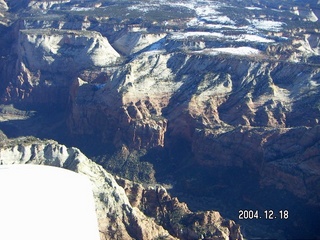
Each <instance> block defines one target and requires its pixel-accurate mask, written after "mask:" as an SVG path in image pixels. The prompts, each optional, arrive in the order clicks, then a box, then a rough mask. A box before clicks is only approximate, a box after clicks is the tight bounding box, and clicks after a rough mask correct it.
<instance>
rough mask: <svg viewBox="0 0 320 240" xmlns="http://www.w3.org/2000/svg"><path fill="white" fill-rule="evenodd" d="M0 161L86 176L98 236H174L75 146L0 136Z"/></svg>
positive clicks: (169, 237)
mask: <svg viewBox="0 0 320 240" xmlns="http://www.w3.org/2000/svg"><path fill="white" fill-rule="evenodd" d="M0 156H1V163H2V164H39V165H49V166H56V167H62V168H66V169H69V170H72V171H75V172H77V173H80V174H82V175H85V176H87V177H88V178H89V179H90V181H91V182H92V186H93V193H94V198H95V204H96V213H97V217H98V223H99V231H100V235H101V239H156V238H157V237H161V236H166V237H167V239H175V238H174V237H172V236H170V234H169V233H168V232H167V231H166V230H164V229H163V228H162V227H161V226H159V225H158V224H156V223H155V222H154V221H153V220H152V219H151V218H147V217H146V216H145V215H144V214H143V213H142V212H141V211H140V210H139V209H137V208H135V207H132V206H131V204H130V202H129V200H128V198H127V196H126V194H125V191H124V189H123V188H122V187H120V186H119V185H118V184H117V183H116V181H115V179H114V178H113V176H112V175H111V174H109V173H108V172H106V171H105V170H104V169H103V168H102V167H100V166H99V165H97V164H95V163H94V162H92V161H91V160H90V159H88V158H87V157H86V156H85V155H83V154H82V153H81V152H80V151H79V150H78V149H76V148H67V147H65V146H63V145H60V144H58V143H57V142H54V141H51V140H48V141H40V140H38V139H35V138H27V137H26V138H21V139H10V140H3V141H2V142H1V149H0Z"/></svg>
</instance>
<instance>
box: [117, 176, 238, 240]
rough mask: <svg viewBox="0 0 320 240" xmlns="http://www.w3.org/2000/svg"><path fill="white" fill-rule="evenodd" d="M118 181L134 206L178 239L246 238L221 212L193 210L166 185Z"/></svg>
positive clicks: (236, 239) (234, 239)
mask: <svg viewBox="0 0 320 240" xmlns="http://www.w3.org/2000/svg"><path fill="white" fill-rule="evenodd" d="M116 180H117V182H118V183H119V185H120V186H122V187H123V188H124V190H125V192H126V194H127V196H128V198H129V200H130V203H131V204H132V206H136V207H139V208H140V209H141V211H143V212H144V213H145V214H146V215H147V216H149V217H152V218H154V219H155V220H156V222H159V223H161V225H163V226H165V228H166V229H168V231H169V232H170V233H171V234H173V235H174V236H177V237H178V238H179V239H186V240H187V239H212V238H213V239H221V240H222V239H226V240H227V239H232V240H241V239H243V237H242V234H241V232H240V226H239V225H237V224H235V222H234V221H232V220H226V219H223V218H222V217H221V215H220V213H219V212H216V211H206V212H196V213H194V212H191V211H190V210H189V208H188V206H187V205H186V204H185V203H181V202H179V200H178V199H177V198H175V197H171V196H170V195H169V194H168V192H167V191H166V189H165V188H164V187H161V186H152V187H151V186H149V187H146V188H144V187H143V186H142V185H140V184H137V183H132V182H130V181H128V180H125V179H121V178H117V179H116Z"/></svg>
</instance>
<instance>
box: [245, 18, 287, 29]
mask: <svg viewBox="0 0 320 240" xmlns="http://www.w3.org/2000/svg"><path fill="white" fill-rule="evenodd" d="M247 21H249V22H250V23H251V24H252V25H253V27H254V28H256V29H259V30H267V31H274V32H280V31H281V30H282V28H283V25H285V23H283V22H277V21H270V20H258V19H253V20H250V19H247Z"/></svg>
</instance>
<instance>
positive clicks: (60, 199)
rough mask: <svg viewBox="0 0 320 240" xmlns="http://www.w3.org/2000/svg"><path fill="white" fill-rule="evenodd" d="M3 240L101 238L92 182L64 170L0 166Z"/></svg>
mask: <svg viewBox="0 0 320 240" xmlns="http://www.w3.org/2000/svg"><path fill="white" fill-rule="evenodd" d="M0 196H1V197H0V213H1V214H0V228H1V230H0V239H4V240H21V239H26V240H44V239H45V240H89V239H90V240H99V231H98V224H97V218H96V213H95V206H94V199H93V193H92V189H91V182H90V181H89V180H88V179H87V178H86V177H85V176H82V175H80V174H77V173H74V172H72V171H68V170H65V169H61V168H57V167H49V166H38V165H3V166H0Z"/></svg>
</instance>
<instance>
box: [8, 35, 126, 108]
mask: <svg viewBox="0 0 320 240" xmlns="http://www.w3.org/2000/svg"><path fill="white" fill-rule="evenodd" d="M18 43H19V44H18V46H17V49H16V52H17V54H18V59H17V63H16V69H15V72H16V76H15V77H14V80H12V81H11V82H9V83H8V86H7V88H6V91H5V94H4V96H3V98H4V99H5V100H6V101H13V100H18V99H20V100H23V101H25V102H31V103H37V104H41V103H42V104H43V103H53V102H55V103H60V104H64V105H65V104H66V101H67V98H68V89H69V88H70V85H71V82H72V80H73V79H74V78H75V77H76V76H77V75H78V74H79V72H80V71H82V70H83V69H88V68H102V67H106V66H109V65H112V64H115V63H116V62H117V60H118V59H119V57H120V55H119V54H118V53H117V52H116V51H115V50H114V49H113V48H112V47H111V45H110V44H109V42H108V40H107V39H106V38H105V37H103V36H102V35H101V34H100V33H97V32H93V31H90V32H88V31H68V30H56V29H45V30H39V29H36V30H35V29H28V30H21V31H20V32H19V37H18Z"/></svg>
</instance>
